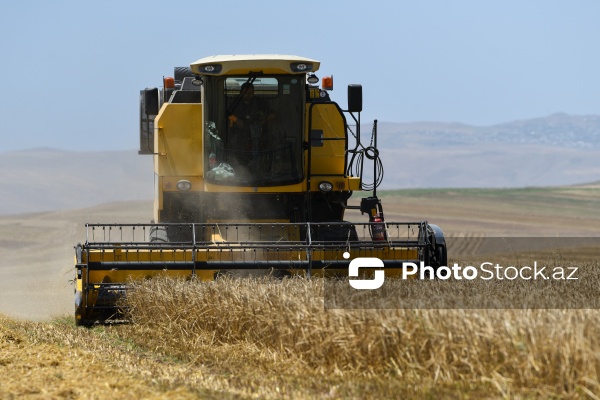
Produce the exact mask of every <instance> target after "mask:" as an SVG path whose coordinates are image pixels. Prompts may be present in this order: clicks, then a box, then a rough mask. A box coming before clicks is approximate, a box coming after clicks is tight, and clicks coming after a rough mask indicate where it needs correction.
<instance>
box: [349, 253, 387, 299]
mask: <svg viewBox="0 0 600 400" xmlns="http://www.w3.org/2000/svg"><path fill="white" fill-rule="evenodd" d="M344 258H345V259H348V258H350V254H349V253H348V252H345V253H344ZM383 267H384V266H383V261H381V260H380V259H379V258H377V257H358V258H355V259H354V260H352V261H350V266H349V267H348V276H349V277H358V269H359V268H380V269H377V270H375V271H374V277H373V279H350V286H352V287H353V288H354V289H367V290H373V289H379V288H380V287H381V286H382V285H383V281H384V280H385V271H384V270H383Z"/></svg>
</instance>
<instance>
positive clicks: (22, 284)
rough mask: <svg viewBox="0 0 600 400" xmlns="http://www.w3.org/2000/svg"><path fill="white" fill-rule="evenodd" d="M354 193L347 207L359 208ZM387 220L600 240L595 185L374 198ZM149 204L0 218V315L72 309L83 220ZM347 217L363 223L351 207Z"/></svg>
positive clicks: (146, 213) (143, 212) (126, 214)
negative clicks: (354, 205)
mask: <svg viewBox="0 0 600 400" xmlns="http://www.w3.org/2000/svg"><path fill="white" fill-rule="evenodd" d="M360 197H361V196H360V193H355V194H354V196H353V198H352V202H351V203H353V204H358V203H359V201H360V200H359V199H360ZM380 197H381V198H382V202H383V205H384V210H385V216H386V221H390V222H391V221H398V222H400V221H420V220H427V221H429V222H430V223H434V224H437V225H439V226H440V227H441V228H442V230H443V231H444V233H445V234H446V235H447V236H477V235H482V236H494V235H507V236H580V237H585V236H600V213H599V212H598V210H599V209H600V187H598V186H588V187H585V186H583V187H567V188H548V189H546V188H540V189H505V190H502V189H457V190H442V189H433V190H414V191H410V190H409V191H399V192H382V193H380ZM151 218H152V202H150V201H148V202H123V203H112V204H106V205H102V206H98V207H93V208H86V209H79V210H68V211H57V212H46V213H36V214H22V215H13V216H0V314H4V315H8V316H11V317H16V318H20V319H27V320H33V321H43V320H48V319H50V318H52V317H53V316H57V315H64V314H71V313H72V311H73V287H72V285H71V283H70V280H71V279H72V278H73V274H74V267H73V257H74V250H73V247H74V246H75V244H77V243H78V242H84V241H85V239H86V237H85V235H86V232H85V226H84V225H85V223H86V222H89V223H147V222H150V219H151ZM347 219H349V220H353V221H361V222H367V220H366V216H361V215H360V213H359V212H357V211H355V210H352V211H349V212H348V213H347Z"/></svg>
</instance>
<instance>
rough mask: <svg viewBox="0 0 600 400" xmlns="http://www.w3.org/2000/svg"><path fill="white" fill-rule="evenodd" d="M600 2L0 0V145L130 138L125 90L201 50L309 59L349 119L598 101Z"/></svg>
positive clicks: (592, 110) (559, 108)
mask: <svg viewBox="0 0 600 400" xmlns="http://www.w3.org/2000/svg"><path fill="white" fill-rule="evenodd" d="M598 21H600V1H597V0H563V1H558V0H488V1H483V0H418V1H417V0H411V1H408V0H396V1H389V2H382V1H324V2H297V1H294V2H291V1H282V0H278V1H275V0H273V1H256V0H255V1H243V2H242V1H233V0H231V1H210V2H209V1H198V0H196V1H188V0H179V1H176V2H167V1H151V0H144V1H141V0H118V1H111V0H102V1H89V0H88V1H82V0H73V1H61V0H54V1H46V0H38V1H31V0H20V1H3V2H2V4H1V5H0V56H1V57H2V62H1V63H0V72H1V74H0V76H1V77H2V79H3V82H2V87H3V91H2V95H1V96H0V117H1V120H2V125H1V128H0V129H1V134H2V141H1V142H0V152H1V151H9V150H18V149H27V148H32V147H54V148H59V149H65V150H117V149H135V148H137V146H138V143H137V141H138V129H139V128H138V126H139V123H138V118H139V105H138V100H139V90H140V89H143V88H144V87H153V86H159V85H161V84H162V77H163V76H165V75H167V76H168V75H172V71H173V67H174V66H183V65H189V63H190V62H193V61H195V60H197V59H199V58H202V57H205V56H209V55H214V54H244V53H282V54H295V55H301V56H305V57H310V58H315V59H317V60H319V61H321V70H320V73H319V74H318V75H319V76H324V75H326V74H327V75H329V74H333V76H334V85H335V87H334V91H333V92H332V97H333V99H334V100H336V101H338V102H340V105H341V106H342V108H345V107H346V86H347V85H348V84H349V83H361V84H362V85H363V90H364V94H363V98H364V106H363V110H364V112H363V114H362V121H363V122H368V121H370V120H372V119H375V118H377V119H378V120H379V121H382V122H408V121H422V120H432V121H446V122H451V121H456V122H464V123H468V124H474V125H491V124H495V123H501V122H506V121H511V120H515V119H525V118H533V117H541V116H545V115H548V114H551V113H554V112H566V113H570V114H598V113H600V79H598V76H599V74H600V51H598V42H599V40H600V23H599V22H598Z"/></svg>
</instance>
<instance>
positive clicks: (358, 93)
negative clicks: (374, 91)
mask: <svg viewBox="0 0 600 400" xmlns="http://www.w3.org/2000/svg"><path fill="white" fill-rule="evenodd" d="M348 111H350V112H361V111H362V85H348Z"/></svg>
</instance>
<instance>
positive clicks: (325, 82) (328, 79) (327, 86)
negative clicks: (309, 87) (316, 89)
mask: <svg viewBox="0 0 600 400" xmlns="http://www.w3.org/2000/svg"><path fill="white" fill-rule="evenodd" d="M321 87H322V88H323V90H333V75H332V76H324V77H323V79H322V80H321Z"/></svg>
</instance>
